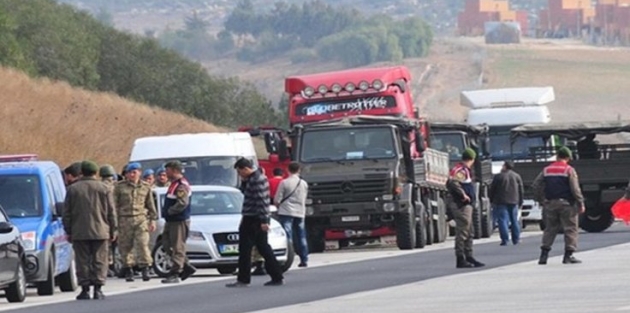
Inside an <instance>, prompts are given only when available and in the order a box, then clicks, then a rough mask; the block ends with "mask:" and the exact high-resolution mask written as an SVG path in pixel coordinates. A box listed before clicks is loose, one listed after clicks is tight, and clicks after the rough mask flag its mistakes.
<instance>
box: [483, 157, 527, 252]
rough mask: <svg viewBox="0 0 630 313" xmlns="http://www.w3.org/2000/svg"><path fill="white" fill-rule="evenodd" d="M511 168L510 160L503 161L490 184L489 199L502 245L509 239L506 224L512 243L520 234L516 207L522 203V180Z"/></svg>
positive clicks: (512, 165) (515, 241) (516, 240)
mask: <svg viewBox="0 0 630 313" xmlns="http://www.w3.org/2000/svg"><path fill="white" fill-rule="evenodd" d="M513 169H514V164H512V162H509V161H507V162H505V163H504V164H503V168H502V169H501V173H499V174H497V175H496V176H494V179H493V180H492V185H490V201H491V202H492V205H493V206H494V210H493V212H494V214H495V216H496V217H497V221H498V224H499V234H500V235H501V245H502V246H505V245H507V243H508V241H509V235H508V228H509V226H508V224H509V225H511V230H512V243H513V244H515V245H516V244H518V242H519V238H520V234H521V227H520V225H519V222H518V209H519V208H520V207H521V206H522V205H523V180H522V179H521V175H519V174H518V173H516V172H514V170H513Z"/></svg>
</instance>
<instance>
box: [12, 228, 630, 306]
mask: <svg viewBox="0 0 630 313" xmlns="http://www.w3.org/2000/svg"><path fill="white" fill-rule="evenodd" d="M629 233H630V230H629V229H628V228H627V227H625V226H623V225H619V224H617V225H615V226H613V227H612V228H611V229H609V230H608V231H606V232H603V233H599V234H588V233H581V234H580V243H579V247H580V250H581V251H586V250H591V249H597V248H601V247H607V246H612V245H617V244H621V243H625V242H627V241H628V235H629ZM495 236H496V235H495ZM539 245H540V235H536V236H532V237H527V238H524V239H523V240H522V242H521V244H519V245H518V246H506V247H501V246H499V245H498V243H496V242H493V243H484V244H476V245H475V247H474V249H475V256H476V257H477V259H478V260H480V261H482V262H485V263H486V264H487V266H486V267H484V268H480V269H456V268H455V258H454V254H453V250H452V249H442V250H435V251H425V252H422V253H413V254H406V255H400V256H394V257H387V258H380V259H375V260H367V261H360V262H354V263H346V264H339V265H330V266H324V267H315V268H309V269H305V270H300V271H290V272H288V273H287V274H286V277H285V278H286V285H284V286H280V287H263V286H262V284H263V283H264V282H265V281H267V280H268V277H253V280H252V285H251V286H250V287H248V288H240V289H231V288H226V287H225V286H224V285H225V283H226V282H228V281H225V280H223V281H218V282H209V283H201V284H194V285H182V286H175V287H169V288H160V289H153V290H147V291H139V292H133V293H128V294H121V295H115V296H111V297H108V299H106V300H104V301H98V302H95V301H94V300H92V301H71V302H64V303H57V304H49V305H45V306H38V307H29V308H25V309H19V310H12V311H8V312H25V313H26V312H28V313H40V312H41V313H56V312H59V313H62V312H63V313H65V312H91V313H100V312H103V313H111V312H134V313H144V312H150V313H162V312H165V313H166V312H181V311H182V310H183V311H184V312H220V313H232V312H234V313H236V312H250V311H257V310H263V309H271V308H277V307H281V306H287V305H294V304H300V303H305V302H311V301H317V300H322V299H328V298H333V297H338V296H342V295H348V294H353V293H357V292H362V291H370V290H375V289H381V288H388V287H394V286H400V285H405V284H410V283H415V282H421V281H424V280H428V279H435V278H440V277H444V276H449V275H455V274H461V273H466V272H469V273H470V272H478V271H484V270H488V269H492V268H497V267H502V266H506V265H510V264H514V263H520V262H525V261H531V260H535V259H537V258H538V254H539ZM562 253H563V240H562V237H561V236H559V237H558V238H557V239H556V244H555V249H554V250H553V251H552V253H551V256H558V255H561V254H562ZM576 255H577V256H579V253H578V254H576ZM578 266H579V265H578ZM105 292H107V289H105ZM392 309H394V308H392Z"/></svg>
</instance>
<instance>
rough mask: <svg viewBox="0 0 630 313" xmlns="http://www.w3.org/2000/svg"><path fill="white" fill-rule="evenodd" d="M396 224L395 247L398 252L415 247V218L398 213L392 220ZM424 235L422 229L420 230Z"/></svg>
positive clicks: (407, 214) (408, 214)
mask: <svg viewBox="0 0 630 313" xmlns="http://www.w3.org/2000/svg"><path fill="white" fill-rule="evenodd" d="M394 222H395V223H396V245H397V246H398V249H400V250H411V249H413V248H414V247H416V231H417V228H418V227H417V223H416V218H415V216H413V215H412V214H410V213H408V212H407V213H398V214H397V215H396V217H395V218H394ZM420 230H421V231H420V233H421V234H424V227H421V228H420ZM421 236H422V237H424V235H421Z"/></svg>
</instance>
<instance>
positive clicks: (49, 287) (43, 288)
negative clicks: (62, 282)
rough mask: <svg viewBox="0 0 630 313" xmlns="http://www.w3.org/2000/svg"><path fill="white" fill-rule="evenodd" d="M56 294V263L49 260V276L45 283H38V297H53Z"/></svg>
mask: <svg viewBox="0 0 630 313" xmlns="http://www.w3.org/2000/svg"><path fill="white" fill-rule="evenodd" d="M54 293H55V262H53V259H52V257H51V258H49V259H48V274H47V276H46V280H45V281H40V282H37V295H39V296H52V295H53V294H54Z"/></svg>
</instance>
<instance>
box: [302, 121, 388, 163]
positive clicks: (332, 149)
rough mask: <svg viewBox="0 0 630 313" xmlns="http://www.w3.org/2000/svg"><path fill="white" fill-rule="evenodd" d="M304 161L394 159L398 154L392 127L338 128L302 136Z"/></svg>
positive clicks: (316, 131)
mask: <svg viewBox="0 0 630 313" xmlns="http://www.w3.org/2000/svg"><path fill="white" fill-rule="evenodd" d="M301 147H302V148H301V150H302V151H301V153H300V161H302V162H326V161H344V160H356V159H391V158H394V157H396V156H397V153H396V145H395V143H394V136H393V132H392V129H391V128H386V127H380V128H340V129H339V128H338V129H327V130H315V131H308V132H305V133H304V135H302V144H301Z"/></svg>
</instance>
